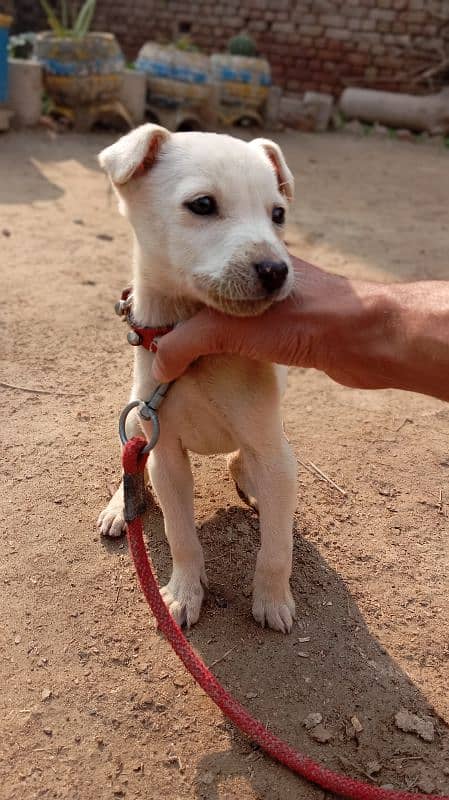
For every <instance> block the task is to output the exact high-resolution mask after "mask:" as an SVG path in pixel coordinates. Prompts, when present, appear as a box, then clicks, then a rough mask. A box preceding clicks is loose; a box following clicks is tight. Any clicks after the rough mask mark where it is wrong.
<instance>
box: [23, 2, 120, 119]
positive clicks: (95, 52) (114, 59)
mask: <svg viewBox="0 0 449 800" xmlns="http://www.w3.org/2000/svg"><path fill="white" fill-rule="evenodd" d="M40 1H41V5H42V7H43V9H44V11H45V13H46V15H47V21H48V24H49V27H50V29H51V30H50V31H44V32H43V33H40V34H38V35H37V37H36V45H35V55H36V56H37V58H38V59H39V61H40V62H41V64H42V65H43V67H44V83H45V88H46V90H47V92H48V94H49V95H50V97H51V98H52V100H53V101H54V102H55V103H56V104H57V105H62V106H68V107H69V108H74V107H75V108H76V107H78V106H83V105H84V106H86V105H89V104H93V103H98V102H104V101H111V100H113V101H115V100H117V98H118V95H119V92H120V87H121V82H122V72H123V68H124V63H125V62H124V58H123V55H122V52H121V50H120V47H119V45H118V43H117V40H116V38H115V36H114V35H113V34H111V33H97V32H96V31H95V32H94V31H90V26H91V24H92V20H93V16H94V14H95V6H96V0H85V2H84V3H83V4H82V5H81V7H80V8H78V4H77V3H75V2H71V1H70V0H60V9H59V15H58V14H57V12H56V11H55V9H54V8H53V6H52V5H51V4H50V2H49V0H40Z"/></svg>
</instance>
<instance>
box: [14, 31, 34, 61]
mask: <svg viewBox="0 0 449 800" xmlns="http://www.w3.org/2000/svg"><path fill="white" fill-rule="evenodd" d="M35 41H36V34H35V33H32V32H29V33H18V34H17V35H16V36H10V37H9V39H8V56H9V57H10V58H23V59H28V58H31V57H32V55H33V49H34V43H35Z"/></svg>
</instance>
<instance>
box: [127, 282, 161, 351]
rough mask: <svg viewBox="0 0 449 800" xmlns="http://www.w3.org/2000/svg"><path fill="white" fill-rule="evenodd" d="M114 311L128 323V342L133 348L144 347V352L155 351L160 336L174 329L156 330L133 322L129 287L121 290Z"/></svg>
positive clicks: (158, 328) (157, 328)
mask: <svg viewBox="0 0 449 800" xmlns="http://www.w3.org/2000/svg"><path fill="white" fill-rule="evenodd" d="M115 311H116V313H117V314H118V315H119V317H123V319H124V320H126V322H127V323H128V325H129V327H130V328H131V330H130V331H129V332H128V336H127V339H128V342H129V344H132V345H133V346H134V347H138V346H139V345H140V346H141V347H144V348H145V350H150V352H151V353H155V352H156V351H157V342H158V339H159V338H160V337H161V336H164V335H165V334H166V333H170V331H172V330H173V328H174V327H175V326H174V325H159V326H158V327H156V328H151V327H148V326H140V325H137V323H136V322H135V321H134V318H133V315H132V287H131V286H129V287H127V288H126V289H123V292H122V294H121V298H120V300H119V301H118V303H116V304H115Z"/></svg>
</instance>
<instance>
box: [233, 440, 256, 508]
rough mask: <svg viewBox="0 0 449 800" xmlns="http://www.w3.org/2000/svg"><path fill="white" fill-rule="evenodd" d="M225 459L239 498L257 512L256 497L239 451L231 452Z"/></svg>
mask: <svg viewBox="0 0 449 800" xmlns="http://www.w3.org/2000/svg"><path fill="white" fill-rule="evenodd" d="M226 460H227V465H228V470H229V472H230V474H231V477H232V478H233V480H234V483H235V489H236V492H237V494H238V496H239V497H240V500H243V502H244V503H246V505H247V506H249V507H250V508H252V509H253V510H254V511H256V512H257V511H258V505H257V499H256V498H255V497H254V493H255V490H254V485H253V482H252V480H251V476H250V474H249V472H248V468H247V466H246V465H245V461H244V458H243V455H242V453H241V451H240V450H237V451H236V452H235V453H231V454H230V455H229V456H228V457H227V459H226Z"/></svg>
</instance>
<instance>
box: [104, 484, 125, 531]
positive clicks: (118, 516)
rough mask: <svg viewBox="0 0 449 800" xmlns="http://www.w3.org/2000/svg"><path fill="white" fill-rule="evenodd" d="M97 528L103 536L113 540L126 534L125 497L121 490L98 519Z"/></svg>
mask: <svg viewBox="0 0 449 800" xmlns="http://www.w3.org/2000/svg"><path fill="white" fill-rule="evenodd" d="M97 527H98V528H99V529H100V533H101V535H102V536H110V537H111V538H112V539H116V538H117V537H118V536H122V535H123V534H124V533H125V530H126V526H125V516H124V507H123V496H122V494H121V491H120V489H119V490H118V491H117V492H116V493H115V495H114V496H113V497H112V498H111V500H110V502H109V503H108V505H107V506H106V508H104V509H103V511H102V512H101V514H100V516H99V517H98V519H97Z"/></svg>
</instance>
